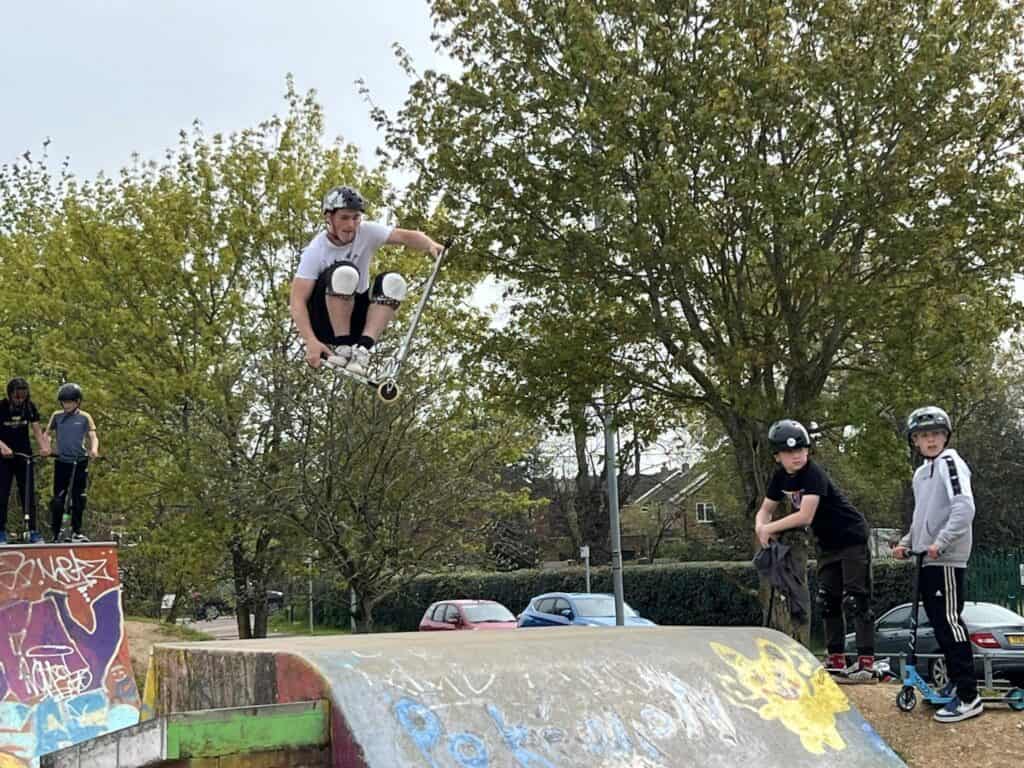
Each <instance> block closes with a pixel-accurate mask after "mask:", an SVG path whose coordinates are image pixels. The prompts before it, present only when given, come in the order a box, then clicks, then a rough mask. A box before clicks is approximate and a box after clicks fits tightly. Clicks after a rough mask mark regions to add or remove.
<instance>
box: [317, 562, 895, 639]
mask: <svg viewBox="0 0 1024 768" xmlns="http://www.w3.org/2000/svg"><path fill="white" fill-rule="evenodd" d="M912 573H913V569H912V568H911V567H909V566H908V564H907V563H898V562H892V561H876V562H875V565H874V579H875V589H874V608H875V615H876V616H877V615H881V613H882V612H884V611H887V610H888V609H889V608H892V607H893V606H894V605H898V604H899V603H903V602H906V601H907V600H909V599H910V597H911V591H910V589H911V575H912ZM585 582H586V577H585V571H584V569H583V568H567V569H564V570H558V571H539V570H521V571H512V572H504V573H480V572H465V571H457V572H452V573H446V574H439V575H431V576H420V577H418V578H416V579H413V581H412V582H411V583H410V584H408V585H407V586H405V587H404V588H403V589H401V590H399V592H398V593H396V594H394V595H391V596H389V597H387V598H385V599H384V600H383V601H381V602H380V603H379V604H378V605H377V607H376V609H375V611H374V616H373V620H374V625H375V626H376V627H378V628H383V627H389V628H394V629H397V630H399V631H414V630H415V629H416V628H417V627H418V626H419V623H420V619H421V618H422V617H423V612H424V611H425V610H426V608H427V606H428V605H430V604H431V603H433V602H436V601H438V600H454V599H459V598H467V599H483V600H496V601H497V602H499V603H502V604H503V605H505V606H506V607H508V608H509V610H511V611H512V612H513V613H519V612H521V611H522V610H523V609H524V608H526V605H527V604H528V603H529V601H530V599H531V598H533V597H534V596H536V595H539V594H541V593H544V592H582V591H584V589H585ZM622 582H623V589H624V591H625V595H626V601H627V602H628V603H629V604H630V605H631V606H633V608H635V609H636V610H638V611H639V612H640V613H641V615H643V616H645V617H646V618H649V619H651V620H652V621H654V622H657V623H658V624H665V625H672V624H676V625H689V626H701V625H703V626H757V625H760V623H761V615H762V614H761V606H760V604H759V603H758V579H757V575H756V572H755V571H754V568H753V566H752V565H751V564H750V563H749V562H747V561H739V562H707V563H673V564H669V565H653V566H651V565H641V566H627V567H625V568H624V569H623V572H622ZM809 587H810V594H811V598H812V617H813V618H812V621H813V623H812V630H813V631H814V633H815V634H816V635H817V634H820V624H821V616H820V612H819V611H818V609H817V606H816V605H813V603H814V600H813V597H814V595H815V593H816V592H817V588H818V587H817V579H816V578H815V569H814V563H813V561H812V563H811V568H810V574H809ZM591 589H592V591H594V592H609V593H610V592H612V581H611V569H610V568H608V567H602V568H593V569H591ZM316 598H317V603H322V604H323V607H321V605H318V606H317V614H318V615H317V621H318V623H320V621H321V620H325V621H326V623H327V624H329V625H334V626H340V627H343V626H347V622H348V614H347V605H348V593H347V592H345V591H343V590H341V589H339V588H338V587H329V588H326V589H325V590H324V591H323V592H321V593H320V594H318V595H317V596H316ZM327 606H330V607H331V608H333V609H335V610H324V608H326V607H327ZM338 609H340V610H338ZM851 631H852V627H851Z"/></svg>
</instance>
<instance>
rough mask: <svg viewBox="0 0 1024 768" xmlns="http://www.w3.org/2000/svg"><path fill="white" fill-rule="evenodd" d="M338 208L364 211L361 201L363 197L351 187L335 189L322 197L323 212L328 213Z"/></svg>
mask: <svg viewBox="0 0 1024 768" xmlns="http://www.w3.org/2000/svg"><path fill="white" fill-rule="evenodd" d="M338 208H351V209H352V210H353V211H365V210H366V203H365V202H364V201H363V196H362V195H360V194H359V192H358V191H357V190H355V189H353V188H352V187H335V188H334V189H332V190H330V191H329V192H328V193H327V194H326V195H324V204H323V212H324V213H330V212H331V211H334V210H337V209H338Z"/></svg>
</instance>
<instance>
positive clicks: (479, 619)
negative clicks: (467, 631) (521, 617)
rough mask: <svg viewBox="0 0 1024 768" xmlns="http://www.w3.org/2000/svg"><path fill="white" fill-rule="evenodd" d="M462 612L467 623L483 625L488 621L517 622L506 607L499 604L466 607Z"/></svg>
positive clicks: (463, 607)
mask: <svg viewBox="0 0 1024 768" xmlns="http://www.w3.org/2000/svg"><path fill="white" fill-rule="evenodd" d="M462 612H463V613H464V614H466V621H470V622H472V623H474V624H481V623H484V622H488V621H515V620H516V617H515V616H513V615H512V612H511V611H510V610H509V609H508V608H506V607H505V606H504V605H498V604H497V603H481V604H480V605H464V606H462Z"/></svg>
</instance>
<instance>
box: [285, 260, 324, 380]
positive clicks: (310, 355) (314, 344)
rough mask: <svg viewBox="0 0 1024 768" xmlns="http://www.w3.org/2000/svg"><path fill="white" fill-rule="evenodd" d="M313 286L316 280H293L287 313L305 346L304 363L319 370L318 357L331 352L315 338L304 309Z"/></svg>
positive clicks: (307, 311)
mask: <svg viewBox="0 0 1024 768" xmlns="http://www.w3.org/2000/svg"><path fill="white" fill-rule="evenodd" d="M315 285H316V280H310V279H308V278H305V277H295V278H293V279H292V291H291V295H290V296H289V298H288V311H289V312H290V313H291V316H292V322H294V323H295V329H296V330H297V331H298V332H299V336H301V337H302V341H303V343H304V344H305V345H306V362H307V363H309V365H310V366H311V367H313V368H319V367H320V355H321V354H322V353H327V354H328V355H329V354H331V352H332V350H331V349H330V347H328V346H327V345H326V344H324V343H323V342H322V341H320V339H318V338H317V337H316V333H314V332H313V323H312V322H311V321H310V319H309V310H308V309H307V308H306V302H307V301H308V300H309V297H310V296H311V295H312V293H313V287H314V286H315Z"/></svg>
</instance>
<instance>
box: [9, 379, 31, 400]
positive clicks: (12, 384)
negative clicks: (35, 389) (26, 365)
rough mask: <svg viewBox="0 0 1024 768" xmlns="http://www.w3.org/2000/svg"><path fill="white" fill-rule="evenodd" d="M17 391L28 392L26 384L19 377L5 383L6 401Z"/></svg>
mask: <svg viewBox="0 0 1024 768" xmlns="http://www.w3.org/2000/svg"><path fill="white" fill-rule="evenodd" d="M18 390H24V391H25V392H28V391H29V390H28V382H27V381H26V380H25V379H23V378H22V377H21V376H15V377H14V378H13V379H11V380H10V381H8V382H7V397H8V399H9V398H10V397H11V396H12V395H13V394H14V393H15V392H17V391H18Z"/></svg>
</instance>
